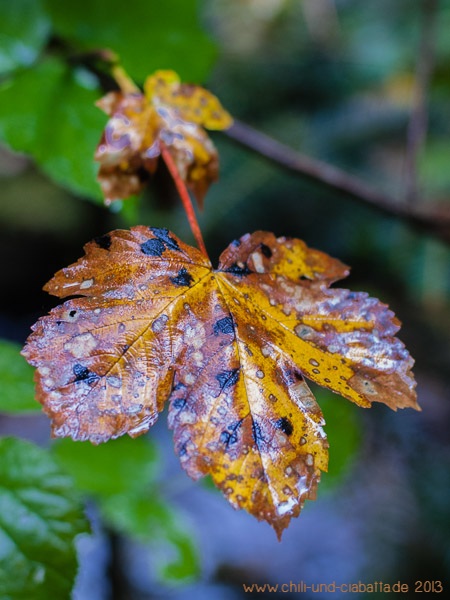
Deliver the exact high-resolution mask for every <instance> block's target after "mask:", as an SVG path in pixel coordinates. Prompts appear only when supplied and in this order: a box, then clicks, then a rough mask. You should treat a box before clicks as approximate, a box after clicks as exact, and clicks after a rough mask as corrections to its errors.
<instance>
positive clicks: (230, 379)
mask: <svg viewBox="0 0 450 600" xmlns="http://www.w3.org/2000/svg"><path fill="white" fill-rule="evenodd" d="M216 379H217V381H218V382H219V385H220V391H221V392H223V391H224V390H227V389H228V388H230V387H231V386H233V385H234V384H235V383H236V382H237V380H238V379H239V369H232V370H231V371H222V373H219V374H218V375H216Z"/></svg>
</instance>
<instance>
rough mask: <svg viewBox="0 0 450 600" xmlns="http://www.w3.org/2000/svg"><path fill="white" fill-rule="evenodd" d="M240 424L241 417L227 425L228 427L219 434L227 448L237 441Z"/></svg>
mask: <svg viewBox="0 0 450 600" xmlns="http://www.w3.org/2000/svg"><path fill="white" fill-rule="evenodd" d="M241 424H242V419H241V420H240V421H236V422H235V423H232V424H231V425H228V428H227V429H226V430H225V431H222V433H221V434H220V441H221V442H223V443H224V444H225V446H227V448H228V446H231V445H232V444H235V443H236V442H237V441H238V436H237V432H238V429H239V427H240V426H241Z"/></svg>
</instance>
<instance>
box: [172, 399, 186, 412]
mask: <svg viewBox="0 0 450 600" xmlns="http://www.w3.org/2000/svg"><path fill="white" fill-rule="evenodd" d="M185 406H186V398H176V399H175V400H174V401H173V407H174V408H176V409H177V410H181V409H182V408H184V407H185Z"/></svg>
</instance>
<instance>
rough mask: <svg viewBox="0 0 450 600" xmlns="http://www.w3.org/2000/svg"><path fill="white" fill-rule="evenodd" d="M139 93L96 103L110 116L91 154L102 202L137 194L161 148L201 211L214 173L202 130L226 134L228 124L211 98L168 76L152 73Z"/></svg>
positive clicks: (216, 166)
mask: <svg viewBox="0 0 450 600" xmlns="http://www.w3.org/2000/svg"><path fill="white" fill-rule="evenodd" d="M144 92H145V93H144V94H142V93H140V92H136V93H132V92H130V91H127V92H110V93H109V94H107V95H106V96H104V97H103V98H101V99H100V100H99V101H98V103H97V104H98V106H99V107H100V108H101V109H102V110H103V111H104V112H105V113H106V114H108V115H109V116H110V117H111V118H110V119H109V121H108V123H107V125H106V128H105V130H104V132H103V135H102V138H101V140H100V143H99V145H98V147H97V151H96V154H95V158H96V160H97V161H99V163H100V170H99V174H98V179H99V181H100V185H101V188H102V191H103V195H104V197H105V202H106V203H110V202H112V201H113V200H117V199H121V198H126V197H128V196H130V195H132V194H137V193H138V192H140V191H141V190H142V188H143V187H144V186H145V185H146V183H147V180H148V178H149V174H152V173H154V171H155V169H156V167H157V163H158V158H159V156H160V155H161V146H162V145H164V146H165V147H166V148H167V150H168V151H169V153H170V154H171V156H172V158H173V160H174V162H175V165H176V167H177V169H178V172H179V174H180V176H181V178H182V179H183V180H184V181H185V182H186V184H187V185H188V187H189V188H190V189H191V190H192V192H193V193H194V195H195V196H196V198H197V200H198V202H199V204H200V206H201V205H202V203H203V197H204V195H205V193H206V191H207V189H208V187H209V185H210V184H211V183H212V182H213V181H215V180H216V179H217V178H218V169H219V161H218V155H217V151H216V149H215V147H214V144H213V143H212V141H211V140H210V139H209V137H208V135H207V134H206V132H205V129H204V128H207V129H226V128H228V127H230V125H231V124H232V119H231V117H230V115H229V114H228V113H227V111H226V110H225V109H224V108H223V107H222V106H221V104H220V102H219V100H218V99H217V98H216V97H215V96H214V95H213V94H211V93H210V92H208V91H207V90H205V89H204V88H202V87H199V86H196V85H191V84H186V83H181V82H180V79H179V77H178V75H177V74H176V73H175V72H174V71H156V73H154V74H153V75H151V76H150V77H148V78H147V80H146V82H145V85H144Z"/></svg>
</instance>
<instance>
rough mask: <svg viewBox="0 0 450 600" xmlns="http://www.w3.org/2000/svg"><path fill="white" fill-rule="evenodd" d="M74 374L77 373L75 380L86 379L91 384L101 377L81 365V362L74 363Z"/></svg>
mask: <svg viewBox="0 0 450 600" xmlns="http://www.w3.org/2000/svg"><path fill="white" fill-rule="evenodd" d="M73 374H74V375H75V382H78V381H85V382H86V383H88V384H89V385H92V384H93V383H95V382H96V381H97V379H100V377H99V376H98V375H97V374H96V373H93V372H92V371H90V370H89V369H88V368H87V367H84V366H83V365H80V363H77V364H76V365H74V367H73Z"/></svg>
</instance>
